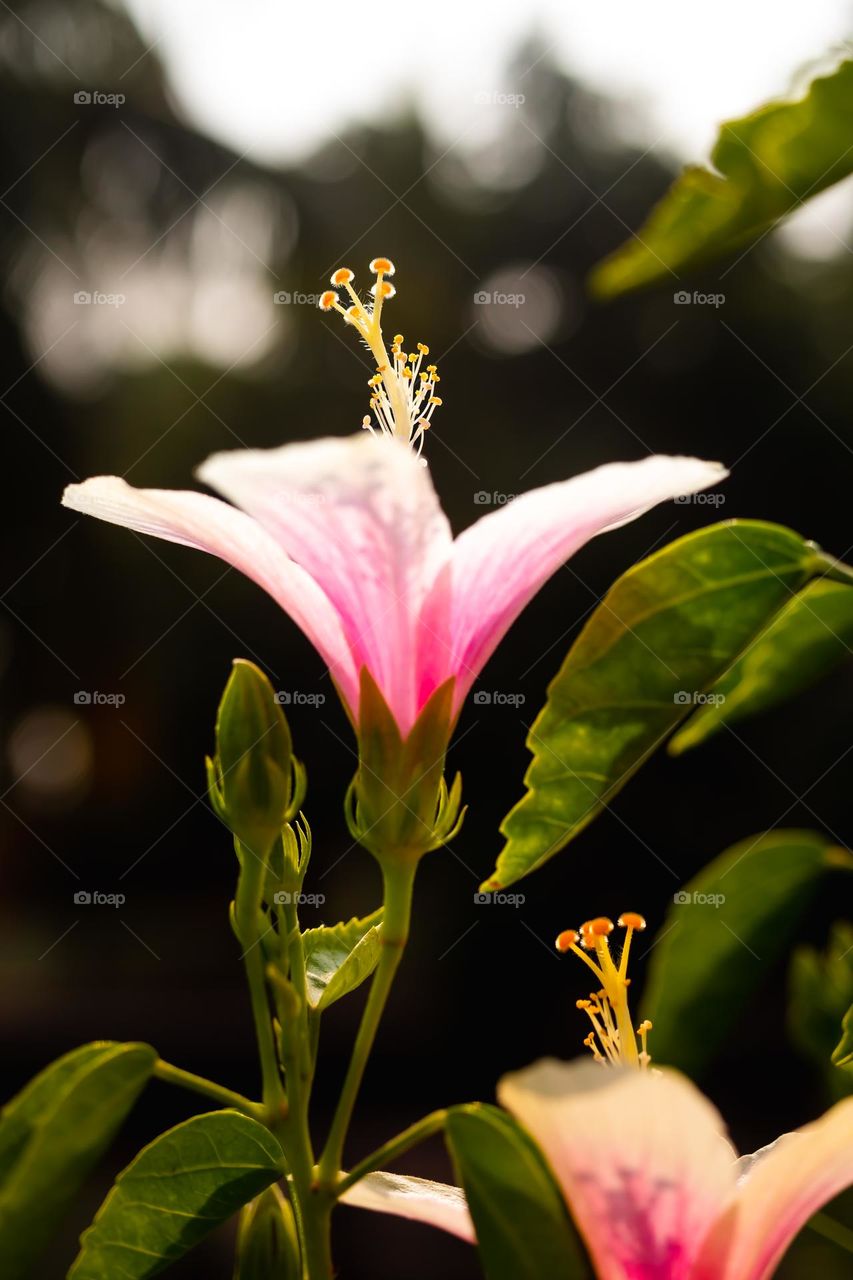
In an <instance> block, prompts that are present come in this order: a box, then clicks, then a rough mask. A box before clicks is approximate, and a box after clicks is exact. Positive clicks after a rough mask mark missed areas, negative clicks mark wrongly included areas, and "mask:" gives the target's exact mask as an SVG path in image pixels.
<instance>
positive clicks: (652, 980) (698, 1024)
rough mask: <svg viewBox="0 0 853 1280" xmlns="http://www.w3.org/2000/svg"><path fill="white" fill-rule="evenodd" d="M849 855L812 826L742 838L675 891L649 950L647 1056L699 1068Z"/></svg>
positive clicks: (851, 862) (848, 865) (691, 1070)
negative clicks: (829, 875)
mask: <svg viewBox="0 0 853 1280" xmlns="http://www.w3.org/2000/svg"><path fill="white" fill-rule="evenodd" d="M833 868H842V869H846V870H852V869H853V857H851V855H850V853H848V852H847V851H846V850H843V849H839V848H838V847H837V846H835V845H833V844H832V842H831V841H829V840H827V839H826V837H824V836H822V835H819V834H818V833H816V832H813V831H795V830H791V831H772V832H770V833H768V834H767V835H760V836H755V837H753V838H752V839H749V840H742V841H741V842H740V843H739V844H736V845H733V846H732V848H730V849H727V850H726V852H725V853H722V854H721V855H720V856H719V857H718V858H715V859H714V861H713V862H711V863H709V865H708V866H707V867H704V868H703V870H702V871H700V872H699V874H698V876H696V877H695V878H694V879H693V880H691V881H690V882H689V883H688V884H686V885H685V886H684V889H683V890H681V892H680V893H677V894H675V899H674V902H673V905H672V906H671V907H670V909H669V911H668V912H667V915H666V918H665V920H664V923H663V925H662V926H661V929H660V932H659V933H658V935H657V937H656V938H655V941H654V943H653V944H652V947H651V962H650V966H649V974H648V982H647V986H646V992H645V1000H644V1007H643V1017H647V1018H650V1019H651V1020H652V1023H653V1030H652V1033H651V1036H650V1039H649V1047H650V1050H651V1053H652V1057H653V1058H654V1060H655V1061H656V1062H665V1063H668V1064H670V1065H671V1066H676V1067H680V1068H681V1069H682V1070H683V1071H686V1072H687V1073H688V1075H698V1074H700V1073H701V1071H702V1070H703V1069H704V1068H705V1067H706V1066H707V1064H708V1063H709V1061H710V1060H711V1059H712V1057H713V1055H714V1054H715V1052H716V1051H717V1050H718V1049H719V1048H720V1047H721V1045H722V1044H723V1042H724V1041H725V1039H726V1036H727V1033H728V1032H729V1031H730V1029H731V1027H732V1026H733V1025H734V1024H735V1022H736V1021H737V1019H738V1017H739V1016H740V1015H741V1014H742V1013H743V1011H744V1009H745V1007H746V1006H747V1004H748V1001H749V999H750V998H751V996H752V995H753V993H754V992H755V991H756V990H757V989H758V987H759V985H760V983H761V980H762V978H763V977H764V975H765V974H766V973H767V970H768V968H769V967H770V966H771V965H772V964H774V963H775V962H776V961H778V960H779V959H780V958H781V957H782V956H783V955H784V954H785V952H786V951H787V950H788V948H789V947H790V945H791V943H792V942H793V941H794V940H795V939H796V937H797V933H798V930H799V927H800V921H801V920H802V918H803V915H804V914H805V912H806V910H807V908H808V906H809V905H810V903H811V901H812V900H813V898H814V895H815V893H816V891H817V888H818V885H819V883H820V881H821V879H822V877H823V876H824V875H825V874H826V873H827V872H828V871H829V870H831V869H833Z"/></svg>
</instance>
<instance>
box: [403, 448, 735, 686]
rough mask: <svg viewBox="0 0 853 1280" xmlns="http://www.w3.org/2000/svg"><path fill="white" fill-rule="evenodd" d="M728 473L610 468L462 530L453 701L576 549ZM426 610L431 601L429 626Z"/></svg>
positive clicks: (534, 494)
mask: <svg viewBox="0 0 853 1280" xmlns="http://www.w3.org/2000/svg"><path fill="white" fill-rule="evenodd" d="M726 475H727V472H726V470H725V469H724V468H723V467H722V466H721V465H720V464H719V463H716V462H702V461H701V460H700V459H698V458H680V457H664V456H652V457H648V458H643V459H642V460H641V461H639V462H617V463H610V464H608V465H606V466H603V467H597V468H596V469H595V470H594V471H588V472H586V473H585V474H583V475H580V476H575V477H574V478H573V479H571V480H564V481H561V482H558V483H557V484H550V485H546V486H545V487H544V488H541V489H532V490H531V491H530V492H529V493H525V494H523V495H522V496H521V497H519V498H516V499H514V501H512V502H510V503H508V504H507V505H506V506H504V507H501V508H500V509H498V510H497V511H493V512H490V513H489V514H488V515H486V516H483V517H482V518H481V519H480V520H478V521H477V522H476V524H474V525H472V526H471V527H470V528H469V529H466V530H465V532H464V533H463V534H461V535H460V536H459V537H458V538H457V539H456V542H455V544H454V548H453V556H452V566H453V568H452V575H453V585H452V593H453V606H452V619H451V653H450V670H452V671H458V672H459V680H458V684H457V690H456V693H457V698H458V699H459V701H460V702H461V700H462V698H463V697H464V696H465V694H466V693H467V691H468V689H469V688H470V686H471V684H472V682H473V681H474V679H475V678H476V676H477V674H478V673H479V671H480V670H481V669H482V668H483V666H484V665H485V663H486V662H487V660H488V659H489V657H490V656H491V654H492V652H493V651H494V649H495V647H496V645H497V644H498V642H499V641H500V640H501V638H502V637H503V635H504V634H505V632H506V631H507V630H508V628H509V627H510V626H511V625H512V623H513V622H514V621H515V619H516V618H517V617H518V615H519V613H520V612H521V610H522V609H523V608H524V607H525V605H526V604H527V603H528V601H529V600H530V599H531V598H532V597H533V596H534V595H535V594H536V592H537V591H538V590H539V588H540V587H541V586H542V585H543V583H544V582H546V581H547V579H548V578H550V577H551V575H552V574H553V573H554V572H555V571H556V570H557V569H558V568H559V567H560V565H561V564H563V563H564V561H566V560H567V559H568V558H569V557H570V556H571V555H573V554H574V553H575V552H576V551H577V550H578V549H579V547H581V546H583V544H584V543H585V542H587V541H588V540H589V539H590V538H592V537H594V536H595V535H596V534H598V533H603V532H604V531H605V530H607V529H612V528H615V527H616V526H617V525H620V524H624V523H626V522H627V521H629V520H633V519H634V518H635V517H636V516H639V515H642V513H643V512H644V511H647V510H648V509H649V508H650V507H653V506H655V505H656V504H657V503H659V502H664V501H666V500H667V499H668V498H676V497H680V496H682V495H683V494H687V493H693V492H695V491H696V490H699V489H706V488H708V486H709V485H713V484H716V483H718V482H719V481H720V480H722V479H723V478H724V477H725V476H726ZM432 609H433V602H432V601H430V602H429V603H428V605H427V607H426V610H425V618H426V621H427V623H428V624H430V625H431V612H432Z"/></svg>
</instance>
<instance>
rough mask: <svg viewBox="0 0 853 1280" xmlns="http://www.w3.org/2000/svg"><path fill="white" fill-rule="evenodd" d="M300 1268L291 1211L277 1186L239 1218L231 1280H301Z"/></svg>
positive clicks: (249, 1206)
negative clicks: (235, 1257) (235, 1260)
mask: <svg viewBox="0 0 853 1280" xmlns="http://www.w3.org/2000/svg"><path fill="white" fill-rule="evenodd" d="M301 1275H302V1264H301V1262H300V1259H299V1244H298V1242H297V1238H296V1225H295V1223H294V1220H293V1210H292V1209H291V1207H290V1204H289V1202H288V1201H287V1200H286V1199H285V1198H284V1196H283V1195H282V1194H281V1192H280V1191H279V1189H278V1187H277V1186H272V1187H269V1188H268V1189H267V1190H266V1191H265V1192H264V1193H263V1195H260V1196H258V1198H257V1199H256V1200H253V1201H252V1202H251V1204H248V1205H246V1208H245V1209H244V1210H243V1212H242V1214H241V1215H240V1228H239V1233H238V1236H237V1267H236V1270H235V1272H234V1280H271V1277H273V1276H274V1277H275V1280H300V1276H301Z"/></svg>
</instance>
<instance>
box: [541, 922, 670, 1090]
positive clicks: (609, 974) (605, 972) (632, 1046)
mask: <svg viewBox="0 0 853 1280" xmlns="http://www.w3.org/2000/svg"><path fill="white" fill-rule="evenodd" d="M617 927H618V928H619V929H623V930H624V931H625V939H624V942H623V943H622V948H621V951H620V952H619V954H618V956H616V955H615V954H614V950H613V948H612V946H611V935H612V934H613V932H614V929H615V928H617ZM645 927H646V922H645V920H644V919H643V917H642V916H641V915H638V914H637V913H636V912H635V911H626V912H625V913H624V914H623V915H621V916H620V917H619V920H618V921H617V924H616V925H614V924H613V921H612V920H609V919H608V918H607V916H596V917H595V919H594V920H586V921H585V922H584V923H583V924H582V925H581V927H580V929H578V930H575V929H566V930H564V932H563V933H561V934H560V935H559V936H558V938H557V941H556V944H555V945H556V947H557V950H558V951H560V952H566V951H572V952H574V954H575V955H576V956H578V957H579V958H580V959H581V960H582V961H583V962H584V964H585V965H586V966H587V967H588V968H589V969H591V970H592V972H593V973H594V974H595V977H596V979H597V982H598V984H599V985H598V988H597V990H595V991H592V992H590V995H589V998H588V999H586V1000H578V1001H577V1007H578V1009H580V1010H582V1011H583V1012H584V1013H585V1014H586V1015H587V1016H588V1018H589V1020H590V1022H591V1023H592V1030H591V1031H590V1032H589V1034H588V1035H587V1036H586V1038H585V1039H584V1044H585V1045H586V1047H587V1048H588V1049H589V1050H590V1051H591V1053H592V1055H593V1057H594V1058H595V1059H596V1061H597V1062H601V1063H604V1064H610V1065H611V1066H618V1065H620V1064H621V1065H626V1066H629V1067H636V1068H638V1069H640V1070H647V1069H648V1066H649V1063H650V1062H651V1058H650V1056H649V1052H648V1046H647V1043H646V1041H647V1036H648V1033H649V1032H650V1031H651V1029H652V1024H651V1022H650V1021H649V1020H648V1018H646V1019H644V1021H643V1022H641V1023H640V1025H639V1026H638V1027H636V1028H635V1027H634V1024H633V1022H632V1020H631V1011H630V1008H629V1005H628V987H629V986H630V982H631V980H630V978H629V977H628V957H629V955H630V952H631V939H632V938H633V936H634V934H635V933H638V932H640V931H641V930H643V929H645Z"/></svg>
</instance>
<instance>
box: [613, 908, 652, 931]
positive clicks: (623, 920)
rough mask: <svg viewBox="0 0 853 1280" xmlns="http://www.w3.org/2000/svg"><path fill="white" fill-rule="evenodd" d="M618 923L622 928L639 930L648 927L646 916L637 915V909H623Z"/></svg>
mask: <svg viewBox="0 0 853 1280" xmlns="http://www.w3.org/2000/svg"><path fill="white" fill-rule="evenodd" d="M617 924H618V925H619V928H620V929H637V930H638V931H640V930H642V929H645V927H646V921H645V918H644V917H643V916H640V915H637V913H636V911H623V913H622V915H621V916H620V917H619V919H618V921H617Z"/></svg>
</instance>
